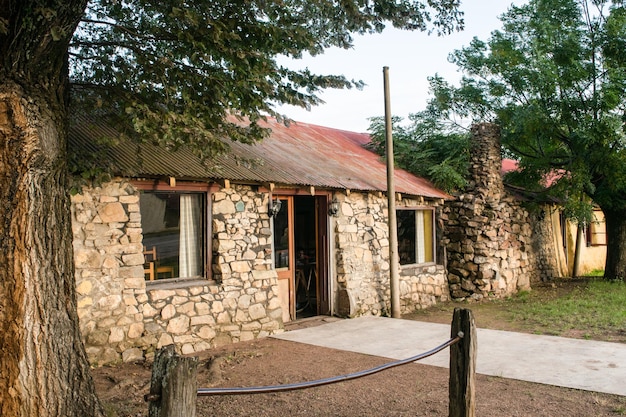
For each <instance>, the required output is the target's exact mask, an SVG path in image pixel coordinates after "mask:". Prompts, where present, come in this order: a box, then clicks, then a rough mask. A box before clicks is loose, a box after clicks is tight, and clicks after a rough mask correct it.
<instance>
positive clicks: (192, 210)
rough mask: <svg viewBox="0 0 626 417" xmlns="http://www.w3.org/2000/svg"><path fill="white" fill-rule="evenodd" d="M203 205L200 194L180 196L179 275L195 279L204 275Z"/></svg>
mask: <svg viewBox="0 0 626 417" xmlns="http://www.w3.org/2000/svg"><path fill="white" fill-rule="evenodd" d="M200 209H201V204H200V201H199V195H198V194H181V196H180V246H179V253H178V258H179V259H178V260H179V268H180V270H179V275H178V276H180V277H181V278H184V277H195V276H199V275H201V274H202V248H201V241H202V240H201V239H200V237H201V234H202V230H201V224H202V223H201V222H200Z"/></svg>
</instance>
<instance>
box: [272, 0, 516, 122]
mask: <svg viewBox="0 0 626 417" xmlns="http://www.w3.org/2000/svg"><path fill="white" fill-rule="evenodd" d="M525 2H526V0H462V1H461V10H463V11H464V12H465V17H464V18H465V30H464V31H463V32H457V33H453V34H452V35H448V36H445V37H438V36H437V35H435V34H433V35H430V36H429V35H427V34H426V33H424V32H408V31H400V30H396V29H393V28H389V29H386V30H385V31H384V32H383V33H382V34H378V35H366V36H359V37H358V38H356V39H355V42H354V48H353V49H351V50H343V49H337V48H334V49H331V50H328V51H326V52H325V53H324V54H323V55H319V56H316V57H314V58H310V57H309V58H304V59H302V60H300V61H294V63H292V64H290V67H292V68H296V69H297V68H305V67H307V66H308V68H309V69H310V70H311V71H312V72H314V73H318V74H343V75H345V76H346V77H347V78H348V79H354V80H362V81H364V82H365V84H367V85H366V86H365V87H364V88H363V90H361V91H359V90H356V89H354V88H353V89H351V90H326V91H325V92H324V93H322V95H321V98H322V99H323V100H324V101H325V102H326V104H322V105H319V106H316V107H313V108H312V109H311V111H310V112H309V111H306V110H304V109H301V108H298V107H293V106H282V107H278V108H277V110H278V111H279V112H280V113H281V114H285V115H286V116H288V117H290V118H291V119H293V120H295V121H301V122H306V123H312V124H317V125H322V126H328V127H334V128H337V129H344V130H350V131H355V132H365V131H367V128H368V126H369V121H368V120H367V119H368V117H372V116H383V115H384V112H385V107H384V94H383V67H385V66H387V67H389V90H390V97H391V113H392V114H393V115H394V116H401V117H403V118H405V119H406V117H407V116H408V115H409V113H416V112H418V111H420V110H422V109H423V108H424V107H425V105H426V101H427V98H428V80H427V77H428V76H431V75H435V74H436V73H438V74H440V75H442V76H443V77H444V78H445V79H446V80H448V81H451V82H454V83H456V81H457V80H459V79H460V74H459V73H458V72H457V67H456V65H453V64H451V63H449V62H448V55H449V54H450V53H451V52H452V51H454V50H455V49H460V48H461V47H463V46H467V45H469V43H470V41H471V40H472V38H473V37H475V36H476V37H478V38H479V39H481V40H484V41H486V40H487V39H488V38H489V35H490V33H491V32H492V31H493V30H496V29H500V28H501V22H500V20H499V19H498V17H499V16H500V15H501V14H502V13H504V12H505V11H506V10H507V9H508V7H509V6H510V5H511V4H515V5H518V6H519V5H521V4H524V3H525Z"/></svg>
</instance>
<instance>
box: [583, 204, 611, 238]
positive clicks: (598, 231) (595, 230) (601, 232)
mask: <svg viewBox="0 0 626 417" xmlns="http://www.w3.org/2000/svg"><path fill="white" fill-rule="evenodd" d="M585 232H586V235H587V246H601V245H606V223H605V221H604V213H602V211H598V210H596V211H594V212H593V220H592V221H591V224H589V225H588V226H587V230H586V231H585Z"/></svg>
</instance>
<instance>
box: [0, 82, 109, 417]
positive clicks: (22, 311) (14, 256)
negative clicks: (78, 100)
mask: <svg viewBox="0 0 626 417" xmlns="http://www.w3.org/2000/svg"><path fill="white" fill-rule="evenodd" d="M30 91H32V90H30ZM55 102H56V103H59V99H58V98H54V97H53V98H50V97H45V96H44V93H43V92H42V93H40V94H27V93H26V92H25V90H24V89H22V87H21V86H19V85H18V84H17V83H12V82H10V81H6V80H4V81H3V82H2V83H1V84H0V300H2V301H0V303H1V304H0V335H1V337H0V351H1V352H2V354H1V355H0V415H1V416H33V417H35V416H38V417H46V416H50V417H53V416H54V417H56V416H77V417H78V416H81V417H82V416H100V415H103V413H102V409H101V406H100V404H99V402H98V400H97V397H96V395H95V388H94V384H93V380H92V378H91V375H90V373H89V365H88V362H87V358H86V354H85V349H84V346H83V342H82V339H81V335H80V330H79V327H78V315H77V312H76V294H75V279H74V266H73V254H72V237H71V226H70V207H69V196H68V188H67V181H66V169H67V167H66V146H65V143H66V139H65V138H66V131H65V126H66V123H65V122H64V114H63V112H62V106H59V107H55V106H50V105H49V104H48V103H55Z"/></svg>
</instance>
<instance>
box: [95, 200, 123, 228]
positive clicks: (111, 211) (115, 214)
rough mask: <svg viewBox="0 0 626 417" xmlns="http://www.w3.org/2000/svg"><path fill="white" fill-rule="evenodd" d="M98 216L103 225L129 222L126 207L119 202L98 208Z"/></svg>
mask: <svg viewBox="0 0 626 417" xmlns="http://www.w3.org/2000/svg"><path fill="white" fill-rule="evenodd" d="M115 200H117V199H115ZM98 216H99V217H100V220H101V221H102V223H117V222H120V223H123V222H127V221H128V216H127V215H126V210H124V206H123V205H122V204H121V203H119V202H117V201H115V202H110V203H107V204H104V205H102V206H100V207H99V208H98Z"/></svg>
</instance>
